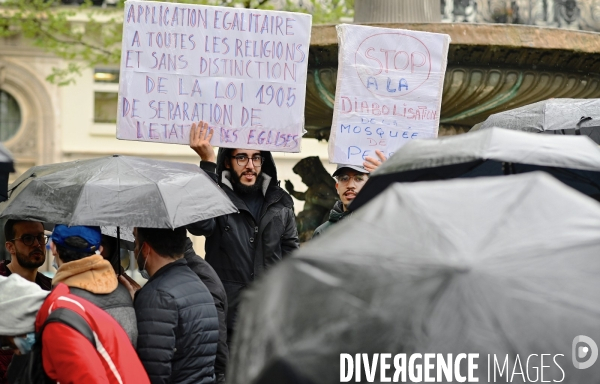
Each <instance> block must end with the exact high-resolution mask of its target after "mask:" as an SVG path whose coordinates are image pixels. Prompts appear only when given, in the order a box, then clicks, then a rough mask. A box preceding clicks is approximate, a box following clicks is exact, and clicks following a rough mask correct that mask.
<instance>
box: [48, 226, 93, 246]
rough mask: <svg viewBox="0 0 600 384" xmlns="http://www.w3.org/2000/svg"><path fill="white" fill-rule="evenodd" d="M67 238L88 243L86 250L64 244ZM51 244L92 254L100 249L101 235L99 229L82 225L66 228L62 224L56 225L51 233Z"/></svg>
mask: <svg viewBox="0 0 600 384" xmlns="http://www.w3.org/2000/svg"><path fill="white" fill-rule="evenodd" d="M69 237H80V238H81V239H83V240H85V241H86V242H87V243H88V246H87V247H86V248H75V247H73V246H70V245H68V244H67V243H66V241H65V240H67V239H68V238H69ZM51 238H52V242H53V243H54V244H56V245H59V246H61V247H63V248H66V249H68V250H71V251H75V252H88V253H94V252H96V251H97V250H99V249H100V242H101V241H102V234H101V233H100V227H87V226H83V225H75V226H72V227H67V226H66V225H63V224H57V225H56V226H55V227H54V231H53V232H52V237H51Z"/></svg>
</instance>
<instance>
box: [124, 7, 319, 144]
mask: <svg viewBox="0 0 600 384" xmlns="http://www.w3.org/2000/svg"><path fill="white" fill-rule="evenodd" d="M310 32H311V16H310V15H306V14H301V13H290V12H276V11H263V10H255V9H240V8H225V7H212V6H203V5H193V4H180V3H161V2H154V1H152V2H150V1H127V2H126V3H125V18H124V21H123V51H122V57H121V81H120V85H119V109H118V117H117V138H119V139H124V140H137V141H154V142H161V143H175V144H188V143H189V132H190V128H191V125H192V123H195V122H198V121H199V120H204V121H207V122H208V123H209V125H210V126H211V127H212V128H214V130H215V134H214V136H213V139H212V141H211V143H212V144H213V145H215V146H220V147H230V148H249V149H259V150H270V151H279V152H299V151H300V139H301V137H302V133H303V129H304V103H305V97H306V73H307V66H308V48H309V43H310Z"/></svg>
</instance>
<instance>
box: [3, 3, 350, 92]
mask: <svg viewBox="0 0 600 384" xmlns="http://www.w3.org/2000/svg"><path fill="white" fill-rule="evenodd" d="M275 1H276V0H182V1H178V2H180V3H193V4H205V5H220V6H231V7H244V8H260V9H274V8H275V6H276V5H274V4H273V3H274V2H275ZM281 3H282V4H283V9H282V10H287V11H294V12H305V13H311V14H312V15H313V23H314V24H318V23H332V22H337V21H339V20H340V18H342V17H345V16H349V15H350V13H351V12H352V9H353V0H304V4H303V3H302V0H299V2H298V0H297V1H296V2H294V1H292V0H285V2H283V1H281ZM0 4H1V5H0V37H7V36H12V35H15V34H22V36H23V37H25V38H26V39H28V40H30V41H31V42H32V43H33V45H34V46H36V47H39V48H41V49H43V50H45V51H47V52H50V53H52V54H54V55H56V56H57V57H59V58H62V59H64V60H65V65H64V66H62V67H60V68H53V73H52V74H51V75H50V76H48V78H47V80H49V81H51V82H53V83H58V84H60V85H66V84H69V83H71V82H74V81H75V79H76V78H77V76H78V75H79V74H80V73H81V70H82V69H84V68H86V67H98V66H107V65H118V63H119V61H120V57H121V37H122V33H123V25H122V23H123V7H124V2H123V0H119V2H118V3H117V4H116V5H115V6H112V7H108V8H105V7H98V6H94V5H93V4H92V2H91V1H90V0H85V3H83V4H81V5H78V6H73V5H64V4H63V3H62V2H61V1H60V0H58V1H57V0H4V2H2V3H0ZM278 8H280V7H278Z"/></svg>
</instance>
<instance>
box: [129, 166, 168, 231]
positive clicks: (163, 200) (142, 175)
mask: <svg viewBox="0 0 600 384" xmlns="http://www.w3.org/2000/svg"><path fill="white" fill-rule="evenodd" d="M127 165H129V166H130V167H131V169H133V171H134V172H135V173H136V174H138V175H140V176H141V177H143V178H144V179H146V180H148V181H150V182H152V185H154V187H155V188H157V189H158V191H159V192H160V187H159V186H158V183H156V182H155V181H154V180H152V179H150V178H149V177H148V176H146V175H144V174H142V173H140V172H139V171H138V170H137V169H136V168H135V167H133V166H132V165H130V164H127ZM160 195H161V196H162V194H160ZM161 203H162V205H163V207H164V209H165V212H166V213H167V215H170V213H169V209H168V208H167V204H165V199H161ZM168 221H169V226H170V227H172V223H171V217H170V216H169V219H168ZM171 229H174V228H171Z"/></svg>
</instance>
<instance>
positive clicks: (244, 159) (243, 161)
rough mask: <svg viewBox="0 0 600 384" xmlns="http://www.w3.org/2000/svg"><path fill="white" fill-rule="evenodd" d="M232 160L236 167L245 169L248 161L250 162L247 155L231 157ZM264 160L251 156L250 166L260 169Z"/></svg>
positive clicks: (259, 156)
mask: <svg viewBox="0 0 600 384" xmlns="http://www.w3.org/2000/svg"><path fill="white" fill-rule="evenodd" d="M233 158H234V159H235V161H236V162H237V165H239V166H240V167H245V166H246V165H247V164H248V160H250V158H249V157H248V155H244V154H240V155H235V156H233ZM264 160H265V159H264V158H263V157H262V156H261V155H254V156H252V164H254V166H255V167H260V166H261V165H262V164H263V161H264Z"/></svg>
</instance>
